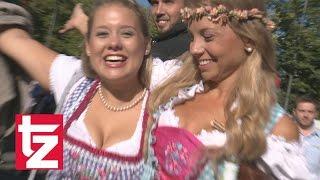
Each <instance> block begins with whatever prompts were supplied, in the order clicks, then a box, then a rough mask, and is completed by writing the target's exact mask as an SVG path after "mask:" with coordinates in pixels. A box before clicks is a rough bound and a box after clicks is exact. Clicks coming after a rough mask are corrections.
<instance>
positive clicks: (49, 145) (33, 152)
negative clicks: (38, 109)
mask: <svg viewBox="0 0 320 180" xmlns="http://www.w3.org/2000/svg"><path fill="white" fill-rule="evenodd" d="M62 126H63V124H62V115H47V114H46V115H44V114H39V115H17V116H16V169H19V170H24V169H62V150H63V148H62V146H63V145H62V136H63V131H62Z"/></svg>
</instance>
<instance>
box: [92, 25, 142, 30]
mask: <svg viewBox="0 0 320 180" xmlns="http://www.w3.org/2000/svg"><path fill="white" fill-rule="evenodd" d="M126 28H128V29H129V28H130V29H133V30H135V31H137V30H136V28H134V27H133V26H129V25H123V26H120V29H126ZM96 29H110V28H108V27H107V26H106V25H101V26H98V27H96Z"/></svg>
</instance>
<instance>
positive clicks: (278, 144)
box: [262, 135, 316, 180]
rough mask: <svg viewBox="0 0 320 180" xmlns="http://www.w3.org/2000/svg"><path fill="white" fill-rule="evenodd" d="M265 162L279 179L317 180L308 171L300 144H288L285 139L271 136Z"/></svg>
mask: <svg viewBox="0 0 320 180" xmlns="http://www.w3.org/2000/svg"><path fill="white" fill-rule="evenodd" d="M262 159H263V161H264V162H265V163H266V164H267V165H268V167H269V168H270V170H271V171H272V173H273V174H274V175H275V176H276V177H277V178H278V179H288V180H289V179H305V180H316V177H315V176H314V175H312V174H311V173H310V172H309V170H308V169H307V164H306V160H305V158H304V155H303V153H302V147H301V144H300V143H299V142H297V141H296V142H288V141H286V140H285V139H284V138H283V137H279V136H275V135H269V136H268V137H267V151H266V153H265V154H264V155H262Z"/></svg>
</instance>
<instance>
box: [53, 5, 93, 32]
mask: <svg viewBox="0 0 320 180" xmlns="http://www.w3.org/2000/svg"><path fill="white" fill-rule="evenodd" d="M87 21H88V16H87V15H86V14H85V13H84V11H83V9H82V7H81V4H80V3H78V4H76V6H75V7H74V9H73V11H72V15H71V17H70V19H69V20H68V21H67V22H66V23H65V24H64V26H63V28H62V29H60V30H59V33H65V32H67V31H70V30H73V29H77V30H78V31H80V33H81V34H82V35H85V34H86V33H87V26H88V22H87Z"/></svg>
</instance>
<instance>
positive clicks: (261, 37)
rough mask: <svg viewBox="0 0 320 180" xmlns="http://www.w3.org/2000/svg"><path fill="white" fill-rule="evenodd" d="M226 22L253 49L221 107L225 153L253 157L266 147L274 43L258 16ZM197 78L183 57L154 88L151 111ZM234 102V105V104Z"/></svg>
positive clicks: (246, 1) (255, 0)
mask: <svg viewBox="0 0 320 180" xmlns="http://www.w3.org/2000/svg"><path fill="white" fill-rule="evenodd" d="M206 2H208V1H206ZM214 3H215V4H223V5H225V6H226V7H228V8H230V9H242V10H250V9H253V8H257V9H259V10H261V11H264V6H263V2H262V0H224V1H214ZM228 25H229V26H230V27H231V29H232V30H233V31H234V33H235V34H236V35H238V36H239V37H240V38H241V39H246V40H249V41H250V42H251V43H252V44H253V48H254V51H253V52H252V53H251V54H250V55H248V58H247V59H246V60H245V62H244V64H243V67H242V69H241V72H240V75H239V76H238V78H239V80H237V81H236V84H235V87H234V89H233V90H232V91H231V94H230V96H229V97H227V105H226V107H224V111H225V115H226V118H227V119H226V134H227V137H228V138H227V144H226V152H225V155H226V156H225V157H235V158H236V159H237V160H239V161H252V160H255V159H257V158H258V157H260V156H261V155H262V154H263V153H264V152H265V150H266V138H265V133H264V128H265V125H266V123H267V122H268V120H269V118H270V111H271V107H272V106H273V105H274V103H275V101H276V93H275V89H276V88H275V82H274V77H275V72H276V71H275V51H274V45H273V42H272V38H271V33H270V32H269V31H268V30H267V29H266V27H265V26H264V25H263V24H262V23H261V21H259V20H255V19H252V20H247V21H242V22H239V21H238V20H235V19H231V20H230V21H229V22H228ZM200 80H201V76H200V73H199V70H198V68H197V66H196V65H195V63H194V61H193V58H192V57H191V55H189V56H188V57H187V58H186V59H185V60H183V65H182V67H181V69H180V70H179V71H178V72H177V73H176V74H175V75H174V76H173V77H171V78H170V79H168V80H167V81H166V82H165V83H164V84H163V85H162V86H161V87H159V88H157V89H156V90H154V91H153V95H152V97H151V101H150V107H151V108H150V109H151V111H152V112H155V111H156V110H157V107H158V106H159V105H161V104H163V103H165V102H167V101H168V100H169V98H170V97H172V96H176V95H177V94H178V91H179V90H180V89H181V88H184V87H187V86H191V85H193V84H195V83H198V82H199V81H200ZM235 103H236V105H237V106H236V108H233V106H234V104H235ZM239 120H241V121H239Z"/></svg>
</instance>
